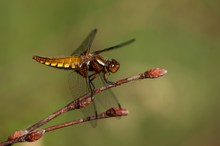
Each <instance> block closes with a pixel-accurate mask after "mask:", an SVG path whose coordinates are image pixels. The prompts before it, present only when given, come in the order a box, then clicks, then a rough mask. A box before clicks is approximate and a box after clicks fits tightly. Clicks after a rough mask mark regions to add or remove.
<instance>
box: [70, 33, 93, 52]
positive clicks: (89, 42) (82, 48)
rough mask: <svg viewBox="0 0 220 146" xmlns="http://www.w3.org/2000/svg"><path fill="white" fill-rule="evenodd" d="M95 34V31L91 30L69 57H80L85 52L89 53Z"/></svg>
mask: <svg viewBox="0 0 220 146" xmlns="http://www.w3.org/2000/svg"><path fill="white" fill-rule="evenodd" d="M96 33H97V29H94V30H92V31H91V32H90V34H89V35H88V36H87V37H86V39H85V40H84V41H83V42H82V43H81V45H80V46H79V47H78V48H77V49H76V50H75V51H74V52H73V53H72V54H71V56H74V55H82V54H83V53H84V52H85V51H87V52H89V51H90V48H91V45H92V42H93V40H94V38H95V35H96Z"/></svg>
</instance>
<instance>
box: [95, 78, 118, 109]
mask: <svg viewBox="0 0 220 146" xmlns="http://www.w3.org/2000/svg"><path fill="white" fill-rule="evenodd" d="M93 83H94V85H95V88H96V89H97V88H100V87H103V86H106V82H105V81H104V78H103V75H102V74H100V75H99V76H98V77H97V78H96V79H95V80H94V82H93ZM94 101H95V103H96V108H97V110H98V111H102V112H103V111H105V110H107V109H109V108H112V107H119V108H121V104H120V103H119V101H118V99H117V97H116V96H115V94H114V92H113V91H112V90H111V89H108V90H106V91H103V92H102V93H100V94H98V95H96V96H95V99H94Z"/></svg>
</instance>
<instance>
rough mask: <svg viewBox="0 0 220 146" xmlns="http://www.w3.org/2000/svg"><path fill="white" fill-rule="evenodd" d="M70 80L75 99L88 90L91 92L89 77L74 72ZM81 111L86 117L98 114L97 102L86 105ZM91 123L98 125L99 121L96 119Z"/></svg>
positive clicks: (94, 125)
mask: <svg viewBox="0 0 220 146" xmlns="http://www.w3.org/2000/svg"><path fill="white" fill-rule="evenodd" d="M68 81H69V87H70V91H71V93H72V97H73V99H77V98H79V97H81V96H82V95H84V94H86V93H88V92H91V91H90V89H89V87H88V78H84V77H82V76H81V75H79V74H78V73H76V72H72V73H71V74H70V75H69V80H68ZM81 111H82V113H83V115H84V116H85V117H88V116H92V115H96V114H97V110H96V105H95V102H94V101H93V102H92V103H90V104H89V105H87V106H86V107H84V108H82V109H81ZM90 124H91V126H92V127H96V125H97V121H96V120H94V121H91V122H90Z"/></svg>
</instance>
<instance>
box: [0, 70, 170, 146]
mask: <svg viewBox="0 0 220 146" xmlns="http://www.w3.org/2000/svg"><path fill="white" fill-rule="evenodd" d="M166 73H167V71H166V70H165V69H161V68H153V69H150V70H148V71H146V72H144V73H142V74H138V75H135V76H131V77H128V78H125V79H122V80H119V81H116V82H115V83H113V84H108V85H107V86H105V87H101V88H99V89H96V90H95V92H94V93H93V95H95V94H99V93H101V92H102V91H104V90H107V89H109V88H113V87H117V86H119V85H122V84H125V83H128V82H130V81H135V80H140V79H145V78H158V77H161V76H163V75H165V74H166ZM90 96H91V94H90V93H86V94H85V95H83V96H81V97H79V98H77V99H76V100H74V101H72V102H70V103H69V104H67V105H66V106H64V107H62V108H61V109H59V110H57V111H56V112H54V113H52V114H51V115H49V116H48V117H46V118H44V119H43V120H41V121H39V122H37V123H36V124H34V125H32V126H30V127H29V128H27V129H26V130H20V131H16V132H14V133H13V134H12V135H10V136H9V138H8V140H7V141H5V142H1V143H0V146H6V145H12V144H14V143H18V142H25V141H26V142H32V141H36V140H38V139H40V138H41V137H42V136H43V135H44V133H46V132H50V131H53V130H57V129H60V128H64V127H67V126H71V125H75V124H80V123H83V122H87V121H91V120H99V119H104V118H110V117H117V116H126V115H127V114H128V111H127V110H126V109H123V108H114V107H112V108H111V109H108V110H107V111H105V112H103V113H101V114H98V115H97V116H95V115H94V116H90V117H86V118H82V119H78V120H74V121H69V122H65V123H62V124H58V125H54V126H50V127H48V128H45V129H44V130H36V129H37V128H39V127H41V126H42V125H45V124H46V123H48V122H49V121H51V120H52V119H54V118H56V117H57V116H60V115H62V114H63V113H66V112H69V111H72V110H75V109H80V108H84V107H85V106H87V105H88V104H90V103H91V102H92V99H91V98H90Z"/></svg>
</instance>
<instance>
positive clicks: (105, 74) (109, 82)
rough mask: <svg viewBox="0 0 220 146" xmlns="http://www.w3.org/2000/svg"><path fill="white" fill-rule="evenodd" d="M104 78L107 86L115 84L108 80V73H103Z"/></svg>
mask: <svg viewBox="0 0 220 146" xmlns="http://www.w3.org/2000/svg"><path fill="white" fill-rule="evenodd" d="M103 78H104V81H105V83H106V84H114V82H111V81H109V80H108V79H107V73H103Z"/></svg>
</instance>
